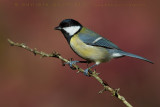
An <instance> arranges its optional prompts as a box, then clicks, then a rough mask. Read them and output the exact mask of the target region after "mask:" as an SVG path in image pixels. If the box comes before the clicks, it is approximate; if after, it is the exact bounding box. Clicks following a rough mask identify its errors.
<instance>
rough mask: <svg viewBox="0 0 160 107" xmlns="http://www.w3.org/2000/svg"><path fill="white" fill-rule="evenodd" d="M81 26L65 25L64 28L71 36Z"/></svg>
mask: <svg viewBox="0 0 160 107" xmlns="http://www.w3.org/2000/svg"><path fill="white" fill-rule="evenodd" d="M80 28H81V27H80V26H70V27H64V28H63V29H64V30H65V31H66V32H67V33H69V35H70V36H72V35H74V34H75V33H76V32H77V31H78V30H79V29H80Z"/></svg>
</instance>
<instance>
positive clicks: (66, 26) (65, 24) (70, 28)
mask: <svg viewBox="0 0 160 107" xmlns="http://www.w3.org/2000/svg"><path fill="white" fill-rule="evenodd" d="M81 28H82V25H81V24H80V23H79V22H78V21H75V20H73V19H65V20H63V21H62V22H61V23H60V24H59V26H57V27H55V30H60V31H61V32H62V33H63V35H64V36H65V38H66V39H67V40H69V39H70V38H71V37H72V36H73V35H75V34H76V33H78V32H79V31H80V30H81Z"/></svg>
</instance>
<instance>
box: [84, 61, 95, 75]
mask: <svg viewBox="0 0 160 107" xmlns="http://www.w3.org/2000/svg"><path fill="white" fill-rule="evenodd" d="M96 65H97V64H94V65H92V66H90V67H88V68H87V69H85V70H84V75H86V76H89V75H88V72H89V73H92V72H90V71H89V70H90V69H91V68H93V67H94V66H96Z"/></svg>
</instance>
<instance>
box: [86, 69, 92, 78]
mask: <svg viewBox="0 0 160 107" xmlns="http://www.w3.org/2000/svg"><path fill="white" fill-rule="evenodd" d="M90 74H92V72H91V71H90V68H87V69H85V70H84V75H85V76H88V77H90Z"/></svg>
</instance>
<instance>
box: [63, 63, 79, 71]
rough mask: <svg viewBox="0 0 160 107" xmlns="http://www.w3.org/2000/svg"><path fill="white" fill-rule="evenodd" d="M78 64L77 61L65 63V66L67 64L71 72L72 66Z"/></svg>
mask: <svg viewBox="0 0 160 107" xmlns="http://www.w3.org/2000/svg"><path fill="white" fill-rule="evenodd" d="M78 62H79V61H69V62H67V63H65V64H69V66H70V68H71V69H73V70H75V67H73V64H76V63H78Z"/></svg>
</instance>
